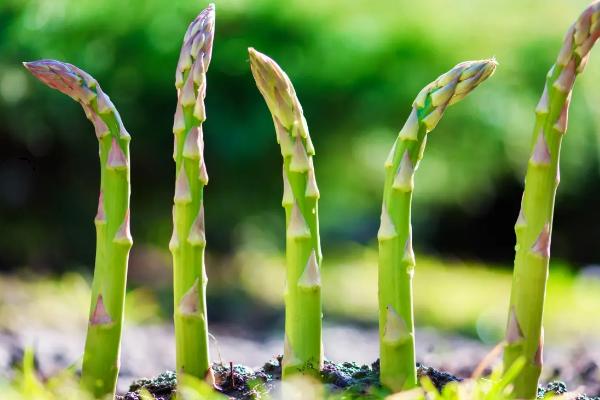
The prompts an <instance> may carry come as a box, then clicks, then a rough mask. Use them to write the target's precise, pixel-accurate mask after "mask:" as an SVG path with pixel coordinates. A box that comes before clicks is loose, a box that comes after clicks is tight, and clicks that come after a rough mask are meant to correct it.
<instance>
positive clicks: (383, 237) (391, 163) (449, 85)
mask: <svg viewBox="0 0 600 400" xmlns="http://www.w3.org/2000/svg"><path fill="white" fill-rule="evenodd" d="M495 69H496V61H495V60H494V59H491V60H480V61H467V62H463V63H460V64H458V65H456V66H455V67H454V68H452V69H451V70H450V71H448V72H447V73H445V74H444V75H442V76H440V77H439V78H437V79H436V80H435V81H433V82H431V83H430V84H428V85H427V86H425V88H423V90H421V92H420V93H419V94H418V95H417V97H416V99H415V101H414V102H413V106H412V111H411V113H410V115H409V117H408V120H407V121H406V123H405V124H404V127H403V128H402V130H401V131H400V133H399V135H398V138H397V139H396V141H395V142H394V145H393V147H392V150H391V152H390V154H389V156H388V158H387V160H386V162H385V169H386V178H385V186H384V193H383V206H382V211H381V225H380V228H379V232H378V235H377V237H378V240H379V338H380V341H379V342H380V363H381V364H380V367H381V370H380V372H381V382H382V384H383V385H384V386H386V387H388V388H389V389H391V390H394V391H400V390H404V389H410V388H412V387H414V386H416V384H417V372H416V369H415V344H414V323H413V301H412V277H413V272H414V267H415V256H414V254H413V249H412V235H411V222H410V212H411V211H410V209H411V202H412V192H413V186H414V182H413V176H414V172H415V170H416V169H417V167H418V164H419V161H420V160H421V158H422V157H423V151H424V149H425V143H426V140H427V133H429V132H430V131H431V130H433V129H434V128H435V126H436V125H437V123H438V121H439V120H440V118H441V117H442V115H443V114H444V111H445V110H446V107H448V106H449V105H451V104H454V103H457V102H458V101H460V100H461V99H463V98H464V97H465V96H466V95H467V94H469V93H470V92H471V91H472V90H473V89H474V88H475V87H477V85H479V84H480V83H481V82H483V81H484V80H486V79H487V78H488V77H490V76H491V75H492V74H493V73H494V71H495Z"/></svg>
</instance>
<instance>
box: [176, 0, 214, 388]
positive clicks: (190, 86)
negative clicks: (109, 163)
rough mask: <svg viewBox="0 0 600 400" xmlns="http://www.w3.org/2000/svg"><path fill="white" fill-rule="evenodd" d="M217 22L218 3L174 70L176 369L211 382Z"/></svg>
mask: <svg viewBox="0 0 600 400" xmlns="http://www.w3.org/2000/svg"><path fill="white" fill-rule="evenodd" d="M214 27H215V7H214V5H213V4H211V5H209V6H208V7H207V8H206V9H204V10H203V11H202V12H201V13H200V14H199V15H198V16H197V17H196V19H194V21H193V22H192V23H191V24H190V26H189V27H188V29H187V32H186V33H185V36H184V39H183V46H182V48H181V54H180V57H179V63H178V64H177V71H176V73H175V87H176V88H177V108H176V111H175V120H174V123H173V133H174V135H175V144H174V153H173V157H174V159H175V165H176V178H175V179H176V180H175V195H174V197H173V201H174V206H173V236H172V237H171V241H170V243H169V249H170V250H171V253H172V254H173V285H174V288H173V292H174V304H175V309H174V320H175V340H176V363H177V372H178V374H188V375H192V376H194V377H197V378H201V379H206V380H207V381H209V382H212V377H213V375H212V370H211V368H210V358H209V353H208V328H207V317H206V295H205V289H206V283H207V277H206V270H205V266H204V249H205V247H206V239H205V234H204V199H203V197H204V186H205V185H206V184H207V183H208V175H207V173H206V164H205V162H204V141H203V134H202V123H203V122H204V121H205V120H206V112H205V108H204V97H205V95H206V71H207V70H208V65H209V64H210V59H211V54H212V43H213V37H214Z"/></svg>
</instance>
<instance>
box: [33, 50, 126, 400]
mask: <svg viewBox="0 0 600 400" xmlns="http://www.w3.org/2000/svg"><path fill="white" fill-rule="evenodd" d="M24 65H25V67H26V68H27V69H28V70H29V71H30V72H31V73H32V74H33V75H34V76H35V77H36V78H38V79H39V80H40V81H42V82H43V83H45V84H46V85H48V86H50V87H51V88H53V89H56V90H58V91H60V92H62V93H64V94H66V95H68V96H70V97H71V98H72V99H74V100H75V101H77V102H79V103H80V104H81V106H82V107H83V110H84V111H85V114H86V116H87V118H88V119H89V120H90V121H91V122H92V123H93V124H94V128H95V130H96V137H97V138H98V142H99V145H100V171H101V174H100V196H99V200H98V212H97V214H96V218H95V220H94V221H95V225H96V265H95V268H94V279H93V283H92V301H91V307H90V316H89V323H88V332H87V339H86V343H85V352H84V356H83V370H82V376H81V380H82V384H83V386H84V387H85V388H86V389H87V390H89V391H90V392H91V393H92V394H93V395H94V396H96V397H104V396H106V395H114V391H115V384H116V381H117V375H118V372H119V348H120V341H121V327H122V324H123V305H124V301H125V285H126V278H127V264H128V258H129V250H130V249H131V246H132V244H133V241H132V238H131V234H130V232H129V195H130V192H131V188H130V184H129V181H130V171H129V141H130V139H131V137H130V136H129V133H127V130H126V129H125V127H124V125H123V122H122V121H121V117H120V115H119V113H118V112H117V109H116V108H115V106H114V105H113V103H112V102H111V100H110V99H109V97H108V96H107V95H106V94H105V93H104V92H103V91H102V89H101V88H100V85H99V84H98V82H96V80H95V79H94V78H92V77H91V76H90V75H89V74H88V73H86V72H85V71H83V70H81V69H79V68H77V67H75V66H73V65H71V64H67V63H62V62H60V61H54V60H41V61H34V62H29V63H24Z"/></svg>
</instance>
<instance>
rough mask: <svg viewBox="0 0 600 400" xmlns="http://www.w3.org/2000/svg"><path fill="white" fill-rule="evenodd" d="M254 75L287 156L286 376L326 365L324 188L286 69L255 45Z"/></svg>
mask: <svg viewBox="0 0 600 400" xmlns="http://www.w3.org/2000/svg"><path fill="white" fill-rule="evenodd" d="M248 52H249V53H250V66H251V68H252V74H253V75H254V80H255V81H256V85H257V87H258V89H259V90H260V92H261V93H262V95H263V97H264V99H265V101H266V103H267V106H268V107H269V110H270V111H271V114H272V117H273V122H274V124H275V132H276V134H277V142H278V143H279V145H280V146H281V155H282V156H283V200H282V205H283V207H284V209H285V215H286V264H287V274H286V277H287V284H286V293H285V344H284V356H283V376H284V378H285V377H288V376H290V375H292V374H294V373H297V372H298V371H302V372H306V373H308V374H314V373H316V372H318V371H319V370H320V368H321V366H322V364H323V348H322V346H323V345H322V341H321V325H322V323H321V319H322V312H321V277H320V269H321V259H322V255H321V243H320V239H319V217H318V199H319V189H318V187H317V181H316V179H315V171H314V166H313V156H314V154H315V149H314V147H313V144H312V141H311V139H310V135H309V133H308V127H307V125H306V119H305V118H304V114H303V111H302V106H301V105H300V102H299V101H298V97H297V96H296V91H295V90H294V87H293V86H292V83H291V81H290V79H289V78H288V76H287V75H286V73H285V72H284V71H283V70H282V69H281V68H280V67H279V65H277V63H276V62H275V61H273V60H272V59H270V58H269V57H267V56H265V55H264V54H261V53H259V52H258V51H256V50H254V49H252V48H250V49H248Z"/></svg>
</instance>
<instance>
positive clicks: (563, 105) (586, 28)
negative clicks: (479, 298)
mask: <svg viewBox="0 0 600 400" xmlns="http://www.w3.org/2000/svg"><path fill="white" fill-rule="evenodd" d="M599 36H600V1H596V2H594V3H592V4H591V5H590V6H589V7H588V8H587V9H586V10H585V11H584V12H583V13H582V14H581V15H580V17H579V18H578V19H577V21H575V23H574V24H573V25H572V26H571V27H570V28H569V30H568V32H567V35H566V37H565V41H564V44H563V47H562V49H561V50H560V53H559V55H558V58H557V60H556V63H555V64H554V65H553V66H552V68H551V69H550V71H549V72H548V75H547V77H546V85H545V86H544V92H543V94H542V97H541V99H540V102H539V104H538V106H537V108H536V120H535V127H534V131H533V140H532V152H531V157H530V159H529V164H528V167H527V174H526V176H525V190H524V193H523V200H522V204H521V211H520V212H519V217H518V219H517V223H516V225H515V232H516V236H517V246H516V255H515V266H514V275H513V284H512V291H511V299H510V308H509V317H508V324H507V332H506V341H507V346H506V349H505V353H504V366H505V369H508V368H509V367H510V366H511V365H512V364H513V363H514V362H515V360H517V358H519V357H524V358H525V361H526V363H525V367H524V368H523V371H522V372H521V374H520V375H519V377H518V378H517V379H516V380H515V382H514V385H515V395H516V397H518V398H533V397H535V395H536V391H537V383H538V378H539V376H540V373H541V369H542V351H543V343H544V339H543V328H542V317H543V310H544V298H545V295H546V280H547V277H548V260H549V257H550V236H551V232H552V218H553V213H554V197H555V194H556V188H557V186H558V183H559V179H560V174H559V156H560V146H561V141H562V138H563V135H564V133H565V131H566V129H567V118H568V112H569V102H570V99H571V90H572V88H573V83H574V82H575V78H576V76H577V74H579V73H581V72H582V71H583V69H584V67H585V65H586V63H587V60H588V57H589V53H590V50H591V48H592V46H593V45H594V43H595V42H596V40H597V39H598V37H599Z"/></svg>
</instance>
